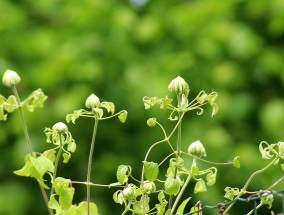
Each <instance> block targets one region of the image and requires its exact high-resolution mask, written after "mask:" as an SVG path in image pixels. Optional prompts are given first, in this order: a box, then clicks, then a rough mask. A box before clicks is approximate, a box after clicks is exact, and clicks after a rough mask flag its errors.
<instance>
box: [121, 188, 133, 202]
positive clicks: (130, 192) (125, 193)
mask: <svg viewBox="0 0 284 215" xmlns="http://www.w3.org/2000/svg"><path fill="white" fill-rule="evenodd" d="M122 194H123V196H124V198H126V199H127V200H131V199H134V198H135V197H136V189H135V187H133V186H132V185H128V187H126V188H125V189H124V190H123V191H122Z"/></svg>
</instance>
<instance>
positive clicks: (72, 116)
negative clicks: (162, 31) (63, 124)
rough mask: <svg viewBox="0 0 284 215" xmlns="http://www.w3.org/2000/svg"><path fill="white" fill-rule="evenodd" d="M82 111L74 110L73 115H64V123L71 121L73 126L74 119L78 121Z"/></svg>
mask: <svg viewBox="0 0 284 215" xmlns="http://www.w3.org/2000/svg"><path fill="white" fill-rule="evenodd" d="M84 111H85V110H84V109H80V110H75V111H74V113H73V114H67V115H66V121H67V122H68V123H69V122H71V121H72V123H74V124H75V121H76V119H78V118H79V117H80V116H81V115H83V113H84Z"/></svg>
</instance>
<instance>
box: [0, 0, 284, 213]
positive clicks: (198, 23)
mask: <svg viewBox="0 0 284 215" xmlns="http://www.w3.org/2000/svg"><path fill="white" fill-rule="evenodd" d="M283 11H284V1H283V0H258V1H252V0H251V1H246V0H230V1H220V0H168V1H154V0H148V1H147V0H131V1H128V0H120V1H116V0H103V1H102V0H80V1H75V0H73V1H72V0H69V1H63V0H40V1H32V0H1V1H0V72H1V77H2V74H3V73H4V71H5V70H6V69H11V70H14V71H17V72H18V73H19V74H20V76H21V78H22V82H21V84H20V85H19V88H18V89H19V92H20V94H21V97H22V98H24V97H25V96H26V95H28V94H29V93H30V92H31V91H33V90H35V89H37V88H42V89H43V91H44V92H45V94H46V95H48V96H49V98H48V100H47V102H46V104H45V108H44V109H41V110H37V111H35V112H34V113H26V117H27V120H28V126H29V131H30V133H31V138H32V142H33V145H34V148H35V149H36V150H38V151H42V150H44V149H47V148H48V145H47V144H46V143H45V135H44V133H43V130H44V128H45V127H52V126H53V124H55V123H56V122H58V121H64V120H65V116H66V114H68V113H71V112H73V110H75V109H80V108H82V107H84V103H85V99H86V98H87V97H88V96H89V95H90V94H91V93H95V94H96V95H97V96H99V97H100V98H101V100H107V101H112V102H114V103H115V104H116V109H117V110H121V109H126V110H128V112H129V117H128V120H127V122H126V123H125V124H121V123H120V122H119V121H118V120H116V119H113V120H110V121H104V122H102V123H100V125H99V131H98V140H97V145H96V148H95V153H94V166H93V177H92V178H93V182H94V183H104V184H108V183H112V182H115V173H116V168H117V166H118V165H120V164H129V165H131V166H132V167H133V171H134V174H135V175H136V176H137V177H139V174H140V172H141V161H142V160H143V158H144V155H145V153H146V151H147V149H148V148H149V147H150V145H151V144H152V143H153V142H154V141H157V140H160V139H161V138H162V133H161V131H160V130H159V129H158V128H149V127H147V125H146V120H147V119H148V118H149V117H152V116H155V117H157V118H158V120H159V121H160V122H161V123H164V125H165V127H166V128H167V129H168V130H169V129H170V128H171V127H172V124H171V123H170V122H168V120H167V119H166V118H167V117H168V114H169V113H168V112H167V113H160V111H159V110H158V109H153V110H150V111H148V110H144V106H143V103H142V97H143V96H146V95H147V96H164V95H167V94H169V92H168V91H167V86H168V84H169V83H170V81H171V80H172V79H173V78H175V77H176V76H178V75H180V76H182V77H183V78H184V79H185V80H186V81H187V82H188V84H189V86H190V89H191V92H190V97H191V98H194V96H195V95H196V94H197V93H198V92H199V91H200V90H205V91H207V92H211V91H212V90H215V91H217V92H218V93H219V98H218V104H219V109H220V110H219V113H218V114H217V115H216V116H215V117H214V118H213V119H211V117H210V114H211V113H210V110H209V109H206V111H205V113H204V115H202V116H197V115H196V114H195V113H191V114H189V115H188V116H187V117H186V120H185V122H184V126H183V132H184V136H183V142H184V145H183V147H184V148H183V149H184V150H186V149H187V147H188V145H189V144H190V143H191V142H192V141H195V140H198V139H199V140H201V142H203V144H204V145H205V147H206V150H207V158H208V159H209V160H213V161H217V162H218V161H219V162H222V161H227V160H231V159H232V158H233V157H235V156H237V155H240V157H241V168H240V169H234V168H232V167H224V168H219V172H218V178H217V182H218V183H217V184H216V185H214V186H213V187H210V188H209V189H208V192H206V193H201V194H198V195H197V196H196V197H195V198H194V199H192V200H191V201H190V202H191V206H193V205H194V204H195V203H196V201H198V200H199V199H201V200H202V203H203V204H211V205H215V204H217V203H219V202H222V201H224V198H223V195H224V191H223V190H224V188H225V187H226V186H231V187H234V186H239V187H241V186H242V185H243V184H244V183H245V181H246V179H247V178H248V177H249V175H250V174H251V173H252V172H253V171H254V170H256V169H258V168H261V167H262V166H263V165H264V164H265V163H267V161H262V159H261V156H260V154H259V152H258V144H259V143H260V142H261V141H262V140H266V141H268V142H269V143H275V142H277V141H281V140H284V133H283V127H284V111H283V110H284V97H283V86H284V65H283V60H284V13H283ZM0 93H1V94H3V95H5V96H8V95H9V94H11V91H10V89H7V88H5V87H4V86H3V85H1V86H0ZM169 95H171V94H169ZM0 126H1V129H0V214H1V215H25V214H47V211H46V208H45V205H44V203H43V201H42V197H41V194H40V191H39V188H38V185H37V184H36V182H35V181H34V180H32V179H30V178H23V177H17V176H15V175H14V174H13V173H12V172H13V171H14V170H16V169H19V168H20V167H21V166H22V165H23V157H24V155H25V154H26V153H27V149H26V148H25V145H24V138H23V135H22V130H21V124H20V122H19V115H18V113H13V114H11V115H9V116H8V120H7V122H1V125H0ZM92 126H93V125H92V121H90V120H86V119H84V120H78V122H76V125H72V124H70V125H69V130H70V131H71V132H72V134H73V137H74V138H75V140H76V142H77V144H78V145H77V146H78V148H77V151H76V152H75V154H74V155H72V158H71V160H70V162H69V163H68V164H65V165H61V167H60V171H61V176H63V177H66V178H72V179H73V180H81V181H84V180H85V178H86V169H87V166H86V164H87V157H88V150H89V143H90V140H91V134H92ZM166 153H168V148H166V147H164V148H163V147H162V148H161V149H156V150H154V151H153V154H151V156H150V159H152V160H153V161H157V162H159V161H161V159H162V158H163V157H164V154H166ZM282 175H283V172H281V170H280V169H279V168H276V167H275V168H272V169H271V170H270V171H269V172H267V173H264V174H262V175H261V177H259V178H256V179H255V180H254V181H253V183H252V185H251V187H250V188H249V190H254V189H265V188H267V187H268V186H269V185H271V184H272V183H273V182H274V181H275V180H277V179H278V178H279V177H280V176H282ZM75 188H76V194H75V200H74V201H75V203H76V202H80V201H82V200H84V198H85V189H86V188H85V186H78V187H77V186H76V187H75ZM281 188H283V183H282V184H280V185H279V186H277V187H276V188H275V189H278V190H280V189H281ZM114 191H115V190H114V189H105V188H94V189H93V190H92V192H93V193H92V197H93V200H94V201H95V202H96V203H97V205H98V207H99V211H100V213H101V214H106V215H107V214H120V213H121V212H122V207H121V206H120V205H117V204H115V203H114V202H113V200H112V193H113V192H114ZM188 194H190V195H191V194H192V189H189V191H188ZM277 201H278V202H277ZM251 208H252V205H249V204H240V205H239V206H237V205H236V206H235V208H234V210H235V212H234V213H235V214H245V213H246V212H248V210H250V209H251ZM279 208H280V206H279V200H278V199H276V204H275V206H274V210H275V212H279V210H280V209H279ZM243 209H245V210H244V211H246V212H244V211H243ZM204 214H217V211H216V210H206V211H204ZM263 214H268V211H267V210H266V211H265V210H264V212H263Z"/></svg>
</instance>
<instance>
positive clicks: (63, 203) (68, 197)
mask: <svg viewBox="0 0 284 215" xmlns="http://www.w3.org/2000/svg"><path fill="white" fill-rule="evenodd" d="M74 192H75V189H74V188H73V187H68V188H66V189H64V190H63V192H62V193H61V194H60V196H59V204H60V207H61V209H67V208H69V207H70V206H71V205H72V200H73V196H74Z"/></svg>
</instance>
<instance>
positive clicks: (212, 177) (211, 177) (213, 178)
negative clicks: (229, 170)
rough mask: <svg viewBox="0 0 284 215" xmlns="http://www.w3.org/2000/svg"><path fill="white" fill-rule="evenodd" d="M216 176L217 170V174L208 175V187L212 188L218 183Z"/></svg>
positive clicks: (210, 173)
mask: <svg viewBox="0 0 284 215" xmlns="http://www.w3.org/2000/svg"><path fill="white" fill-rule="evenodd" d="M216 175H217V169H216V170H215V172H209V173H208V174H207V175H206V181H207V182H206V184H207V185H208V186H212V185H213V184H215V182H216Z"/></svg>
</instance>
